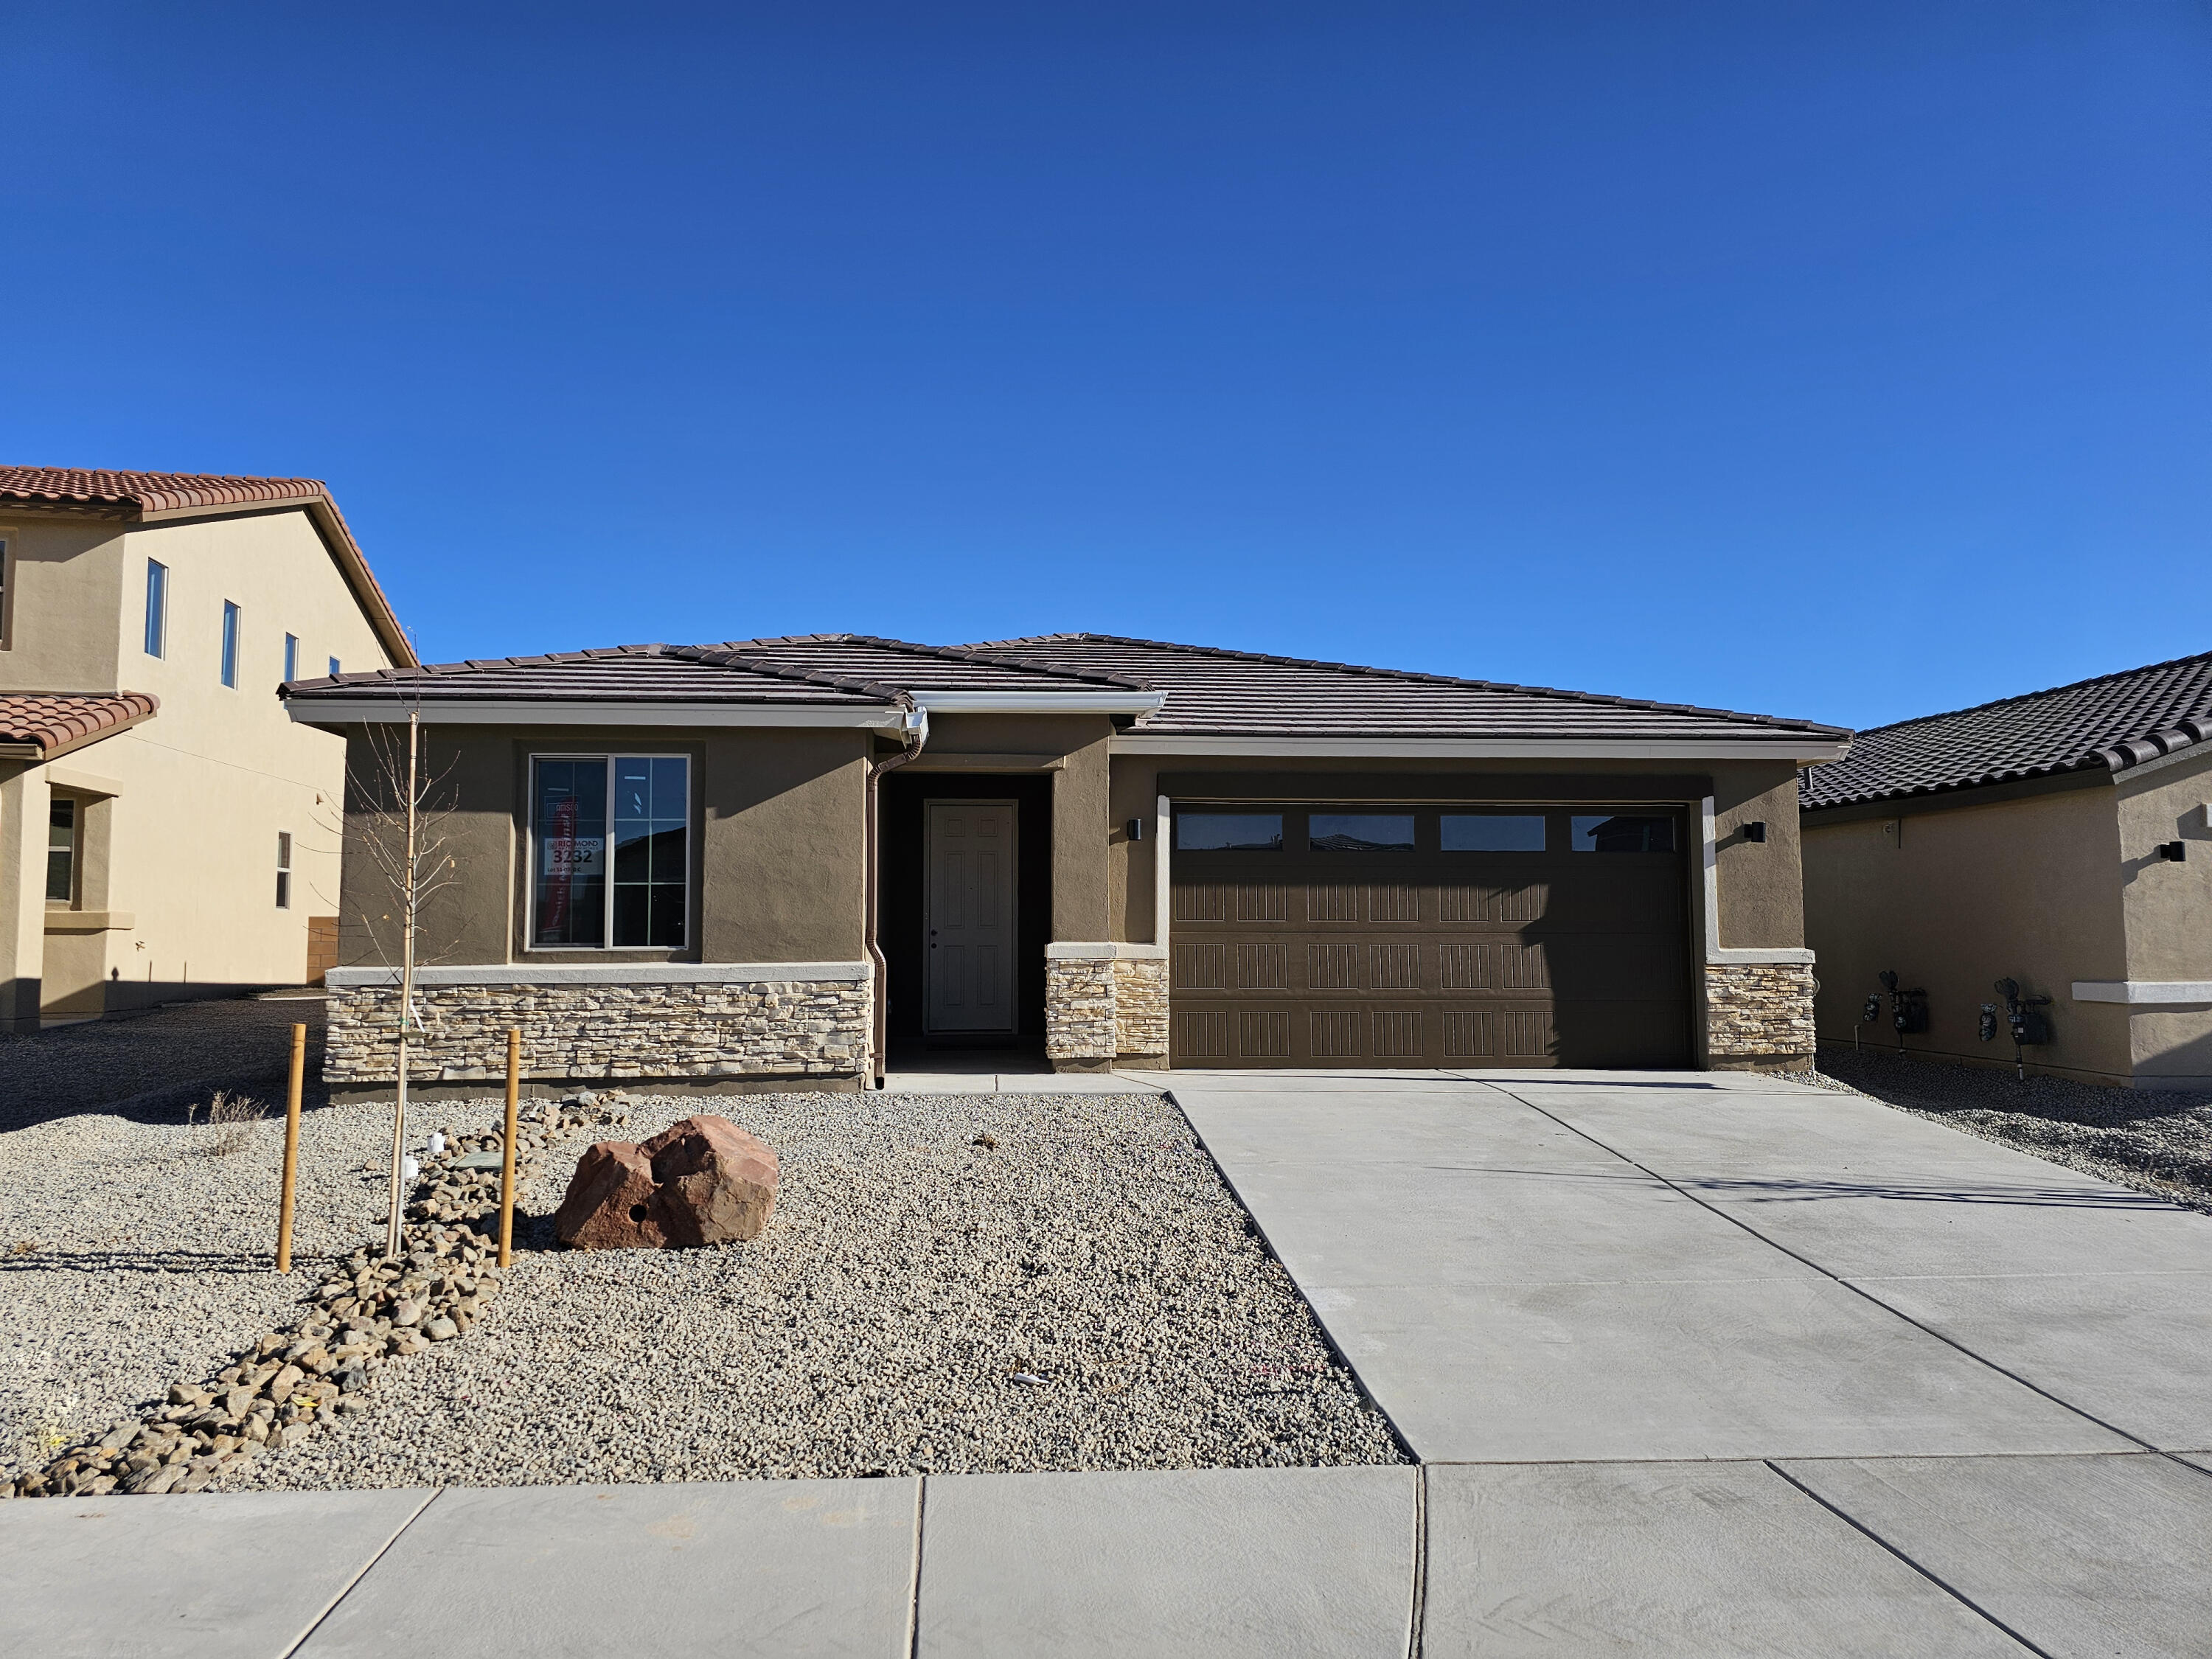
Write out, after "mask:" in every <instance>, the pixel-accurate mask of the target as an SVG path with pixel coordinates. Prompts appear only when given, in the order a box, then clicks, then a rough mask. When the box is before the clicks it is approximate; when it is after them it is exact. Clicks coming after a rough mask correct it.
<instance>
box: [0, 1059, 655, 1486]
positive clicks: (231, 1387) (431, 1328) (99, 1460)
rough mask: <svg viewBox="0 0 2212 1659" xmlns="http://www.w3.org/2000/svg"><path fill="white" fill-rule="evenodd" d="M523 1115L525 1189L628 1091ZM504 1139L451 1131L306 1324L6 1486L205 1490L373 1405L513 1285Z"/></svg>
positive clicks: (273, 1336) (625, 1111) (519, 1159)
mask: <svg viewBox="0 0 2212 1659" xmlns="http://www.w3.org/2000/svg"><path fill="white" fill-rule="evenodd" d="M628 1121H629V1097H628V1096H626V1095H624V1094H623V1092H622V1091H619V1090H616V1091H611V1092H610V1093H608V1094H605V1095H595V1094H592V1093H590V1092H585V1093H580V1094H578V1095H575V1096H572V1097H570V1098H568V1099H567V1100H564V1101H562V1102H561V1103H559V1105H557V1106H555V1105H552V1104H550V1103H548V1104H544V1105H539V1106H535V1107H532V1109H530V1112H529V1115H528V1117H527V1119H526V1122H527V1124H528V1127H527V1128H526V1130H524V1131H523V1132H522V1133H520V1134H519V1135H518V1137H517V1139H516V1143H515V1185H516V1188H517V1189H518V1190H519V1189H520V1188H521V1187H522V1186H523V1185H524V1184H525V1183H526V1181H527V1180H528V1179H529V1178H531V1177H532V1176H535V1175H536V1174H537V1172H538V1162H539V1158H540V1157H542V1155H543V1154H544V1153H545V1152H548V1151H550V1149H551V1148H552V1147H554V1146H556V1145H557V1144H559V1143H560V1142H562V1141H563V1140H566V1139H568V1138H569V1137H571V1136H573V1135H574V1134H575V1133H577V1132H579V1131H580V1130H584V1129H588V1128H597V1127H608V1126H611V1125H616V1124H621V1123H626V1122H628ZM500 1151H501V1134H500V1133H499V1132H498V1131H497V1130H493V1131H491V1132H490V1133H486V1134H480V1135H459V1136H451V1135H449V1136H447V1144H446V1147H445V1150H444V1152H442V1153H441V1155H440V1156H439V1158H437V1159H436V1160H435V1161H434V1162H433V1164H431V1166H430V1168H429V1169H428V1170H426V1171H425V1172H424V1175H423V1177H422V1179H421V1180H420V1181H419V1182H418V1183H417V1185H416V1189H415V1193H414V1196H413V1198H412V1200H411V1201H410V1203H409V1205H408V1206H407V1210H406V1220H405V1223H404V1225H403V1226H402V1228H401V1230H400V1238H401V1253H400V1256H399V1258H398V1260H397V1261H385V1260H384V1259H382V1257H381V1255H379V1254H378V1253H376V1252H374V1251H373V1250H371V1249H368V1248H366V1247H364V1248H363V1249H358V1250H356V1251H355V1252H354V1253H353V1254H352V1255H350V1256H349V1257H348V1258H346V1260H345V1261H343V1263H341V1264H339V1265H338V1268H337V1271H334V1272H333V1273H331V1275H330V1276H329V1278H328V1279H325V1282H324V1283H323V1284H322V1285H320V1286H319V1288H318V1289H317V1290H316V1291H315V1293H314V1295H313V1297H312V1298H311V1306H310V1310H309V1311H308V1312H307V1314H306V1315H305V1316H302V1317H301V1320H300V1321H299V1322H298V1323H297V1324H295V1325H294V1326H293V1327H291V1328H289V1329H287V1330H282V1331H271V1332H269V1333H267V1334H264V1335H263V1336H262V1337H260V1338H259V1339H258V1340H256V1341H255V1342H253V1343H252V1345H251V1346H248V1347H246V1349H244V1350H242V1351H241V1352H240V1353H239V1354H238V1355H237V1357H236V1358H234V1359H233V1360H232V1362H231V1363H230V1364H228V1365H226V1366H225V1367H223V1368H222V1370H220V1371H218V1372H216V1375H215V1376H212V1377H210V1378H209V1379H208V1380H207V1381H205V1382H204V1383H173V1384H171V1385H170V1388H169V1391H168V1396H167V1400H166V1401H164V1402H163V1403H162V1404H161V1405H160V1406H157V1407H155V1408H153V1410H151V1411H150V1412H149V1413H146V1414H144V1415H143V1416H142V1417H141V1418H139V1419H136V1420H134V1421H131V1422H127V1423H123V1424H119V1425H117V1426H116V1427H114V1428H112V1429H111V1430H109V1431H107V1432H106V1434H104V1435H102V1436H100V1438H98V1439H97V1440H90V1441H87V1442H85V1443H82V1444H80V1445H77V1446H74V1447H71V1448H70V1449H68V1450H66V1451H64V1452H63V1453H62V1454H61V1455H59V1456H58V1457H56V1458H55V1459H54V1460H53V1461H52V1462H50V1463H48V1464H47V1465H46V1467H45V1468H42V1469H38V1470H34V1471H33V1472H32V1473H30V1474H24V1475H21V1476H19V1477H18V1478H17V1479H16V1480H15V1481H14V1482H13V1483H11V1484H0V1498H58V1497H101V1496H104V1495H106V1494H107V1493H110V1492H133V1493H135V1492H147V1493H154V1492H198V1491H201V1490H202V1489H203V1488H204V1487H206V1486H208V1485H209V1484H210V1482H212V1481H214V1480H216V1479H217V1478H219V1477H220V1476H221V1475H222V1474H224V1473H225V1472H226V1471H227V1470H228V1469H230V1468H233V1467H234V1466H235V1465H237V1464H239V1463H240V1462H245V1461H246V1459H248V1458H251V1457H253V1456H256V1455H258V1454H259V1453H261V1452H263V1451H265V1450H267V1449H270V1448H272V1447H284V1446H293V1445H297V1444H298V1443H300V1442H301V1441H302V1440H305V1439H306V1438H307V1437H309V1436H310V1435H312V1434H313V1433H315V1432H316V1431H317V1430H318V1429H321V1428H326V1427H328V1426H329V1425H332V1424H335V1423H337V1422H338V1421H339V1420H340V1419H343V1418H346V1417H349V1416H352V1415H354V1414H356V1413H360V1412H362V1411H366V1410H367V1409H368V1401H367V1399H366V1397H365V1396H366V1395H368V1390H369V1389H371V1388H372V1387H373V1386H374V1376H375V1373H376V1371H377V1370H378V1369H379V1368H380V1366H382V1365H384V1364H387V1363H389V1362H390V1361H392V1360H394V1359H404V1358H409V1357H410V1356H411V1355H414V1354H418V1353H421V1352H423V1351H424V1350H425V1349H427V1348H428V1347H429V1346H431V1345H432V1344H433V1343H435V1342H450V1341H453V1340H455V1339H457V1338H459V1337H460V1336H463V1335H465V1334H467V1331H468V1329H469V1327H470V1326H471V1325H472V1324H474V1323H475V1322H476V1321H477V1318H478V1317H479V1316H481V1315H482V1313H483V1308H484V1304H486V1303H488V1302H489V1301H490V1300H491V1298H492V1297H495V1296H496V1295H497V1294H498V1293H499V1291H501V1288H502V1287H503V1285H504V1279H503V1276H502V1275H501V1272H500V1269H499V1268H498V1267H497V1266H496V1265H495V1263H496V1261H497V1256H498V1245H497V1242H496V1238H495V1235H496V1233H497V1231H498V1227H499V1181H500V1172H499V1170H498V1169H497V1168H496V1167H494V1168H491V1169H489V1170H483V1169H474V1168H469V1167H465V1166H466V1165H467V1164H468V1163H469V1162H470V1160H471V1158H472V1156H473V1155H480V1154H482V1153H484V1152H500Z"/></svg>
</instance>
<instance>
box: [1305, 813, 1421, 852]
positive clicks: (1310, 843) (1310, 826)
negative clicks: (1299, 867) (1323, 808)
mask: <svg viewBox="0 0 2212 1659" xmlns="http://www.w3.org/2000/svg"><path fill="white" fill-rule="evenodd" d="M1306 846H1307V847H1308V848H1310V850H1312V851H1314V852H1316V853H1410V852H1412V851H1413V814H1412V813H1411V812H1316V813H1313V814H1312V815H1310V817H1309V818H1308V819H1307V822H1306Z"/></svg>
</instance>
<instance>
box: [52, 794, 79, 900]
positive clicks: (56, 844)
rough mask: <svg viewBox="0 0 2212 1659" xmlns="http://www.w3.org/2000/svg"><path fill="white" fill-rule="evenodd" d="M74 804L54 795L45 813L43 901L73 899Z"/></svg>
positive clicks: (74, 855) (74, 898) (74, 880)
mask: <svg viewBox="0 0 2212 1659" xmlns="http://www.w3.org/2000/svg"><path fill="white" fill-rule="evenodd" d="M79 822H80V820H79V817H78V815H77V809H76V802H75V801H73V800H68V799H61V798H59V797H57V798H56V799H55V800H54V801H53V803H52V805H51V806H50V807H49V808H48V809H47V814H46V902H47V903H49V904H74V903H76V848H77V826H78V823H79Z"/></svg>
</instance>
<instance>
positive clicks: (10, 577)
mask: <svg viewBox="0 0 2212 1659" xmlns="http://www.w3.org/2000/svg"><path fill="white" fill-rule="evenodd" d="M14 582H15V572H14V571H12V570H10V569H9V568H8V544H7V543H6V542H5V541H0V651H5V650H6V649H7V648H8V647H9V646H10V645H12V644H14V643H15V641H13V640H12V639H10V638H9V632H8V623H9V616H8V595H9V592H10V591H11V589H12V587H13V585H14Z"/></svg>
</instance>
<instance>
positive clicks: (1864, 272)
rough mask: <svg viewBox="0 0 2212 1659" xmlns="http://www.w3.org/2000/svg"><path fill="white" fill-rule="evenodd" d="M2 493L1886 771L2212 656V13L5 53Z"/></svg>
mask: <svg viewBox="0 0 2212 1659" xmlns="http://www.w3.org/2000/svg"><path fill="white" fill-rule="evenodd" d="M0 40H4V46H0V52H4V57H5V61H6V64H7V70H8V73H7V76H6V85H7V87H8V109H7V113H6V116H5V118H4V121H0V132H4V137H0V146H4V149H3V150H0V153H4V155H5V156H6V161H7V167H6V171H7V176H8V195H9V213H8V216H7V220H6V224H7V234H6V236H5V239H4V240H5V248H6V252H5V257H4V258H0V301H3V302H4V307H5V315H6V328H7V337H8V341H9V346H8V349H7V350H6V352H5V354H4V355H0V390H4V396H0V459H5V460H7V461H9V462H14V463H23V464H33V465H81V466H115V467H130V468H149V469H168V470H178V471H221V472H246V473H271V474H306V475H310V476H313V477H322V478H325V479H327V480H328V481H329V482H330V483H331V487H332V489H334V490H335V491H336V492H337V498H338V501H339V502H340V504H341V505H342V506H343V508H344V510H345V512H346V514H347V516H348V518H349V520H351V522H352V524H353V525H354V526H355V529H356V532H357V533H358V534H359V535H360V537H361V539H362V543H363V544H364V545H365V546H366V547H367V549H368V553H369V556H370V558H371V560H372V562H374V565H375V567H376V568H377V570H378V572H379V573H380V575H381V577H382V578H383V580H384V582H385V585H386V587H387V588H388V589H389V591H390V592H391V593H392V598H393V599H394V601H395V602H396V603H397V605H398V609H399V611H400V613H401V615H402V617H404V619H405V620H406V621H407V622H408V623H410V625H411V627H412V628H413V629H414V630H415V631H416V635H417V636H418V638H419V640H420V642H421V646H422V651H423V653H424V654H425V656H426V657H429V658H432V659H450V658H455V657H460V656H480V655H491V654H501V653H520V652H531V651H538V650H554V649H568V648H573V647H579V646H585V645H593V644H615V643H622V642H627V641H641V640H655V639H659V640H671V641H682V640H690V639H701V638H707V639H719V638H725V637H730V636H736V635H750V634H769V633H782V632H793V631H805V630H814V629H825V630H826V629H853V630H862V631H869V632H882V633H889V634H897V635H905V636H908V637H911V638H919V639H926V640H934V641H958V640H965V639H977V638H986V637H990V636H993V635H1003V634H1011V633H1018V632H1031V631H1042V630H1053V629H1094V630H1099V631H1109V632H1116V633H1132V634H1142V635H1153V636H1160V637H1166V638H1173V639H1185V640H1192V641H1204V642H1213V643H1220V644H1227V645H1236V646H1242V647H1250V648H1255V649H1260V650H1266V651H1277V652H1285V653H1294V654H1298V655H1317V656H1327V657H1339V658H1345V659H1352V660H1356V661H1368V662H1376V663H1383V664H1389V665H1399V666H1407V667H1418V668H1425V669H1431V670H1438V671H1447V672H1453V673H1462V674H1469V675H1476V676H1480V677H1483V678H1493V679H1504V680H1517V681H1523V682H1533V683H1536V684H1554V685H1565V686H1571V687H1576V688H1580V689H1585V690H1604V691H1613V692H1621V693H1626V694H1630V695H1634V696H1654V697H1660V698H1665V699H1668V700H1680V701H1686V702H1706V703H1716V704H1720V705H1723V706H1728V707H1733V708H1750V709H1758V710H1763V711H1769V712H1774V713H1782V714H1805V715H1810V716H1814V717H1817V718H1822V719H1828V720H1837V721H1840V722H1844V723H1847V724H1851V725H1869V724H1873V723H1875V722H1878V721H1881V720H1889V719H1895V718H1899V717H1901V716H1904V715H1906V714H1915V713H1921V712H1925V711H1928V710H1931V709H1936V708H1949V707H1954V706H1956V705H1959V704H1961V703H1966V702H1976V701H1979V700H1981V699H1984V698H1986V697H1990V696H1999V695H2002V694H2004V693H2006V692H2009V691H2015V690H2028V689H2032V688H2033V687H2037V686H2041V685H2045V684H2054V683H2057V682H2059V681H2063V680H2066V679H2070V678H2079V677H2081V676H2083V675H2087V674H2091V673H2096V672H2099V671H2104V670H2107V669H2112V668H2119V667H2124V666H2129V665H2134V664H2136V663H2140V662H2147V661H2151V660H2154V659H2159V658H2162V657H2167V656H2174V655H2179V654H2182V653H2190V652H2194V651H2199V650H2203V649H2208V648H2212V606H2208V599H2212V557H2208V556H2207V555H2208V552H2212V349H2208V348H2212V10H2208V8H2207V7H2206V6H2205V5H2204V4H2203V3H2193V0H2170V3H2169V0H2144V3H2126V0H2087V3H2082V4H2080V5H2068V6H2057V5H2039V4H2036V3H2033V0H2002V3H1990V4H1985V5H1944V4H1942V3H1936V0H1907V3H1900V4H1887V3H1883V0H1847V3H1838V4H1811V3H1787V0H1759V3H1748V4H1741V5H1737V4H1727V3H1687V4H1680V5H1668V4H1653V3H1649V0H1632V3H1622V4H1618V5H1596V4H1577V3H1574V0H1541V3H1528V4H1497V5H1460V6H1412V7H1393V6H1389V5H1383V4H1375V5H1358V6H1346V5H1335V6H1301V5H1297V4H1293V3H1282V0H1274V3H1266V4H1255V5H1252V6H1249V7H1237V6H1225V5H1209V4H1206V3H1204V0H1188V3H1178V4H1161V5H1150V4H1143V3H1129V0H1116V3H1112V4H1097V5H1083V4H1075V3H1066V0H1055V3H1050V4H1031V5H1021V6H1016V5H1007V6H1004V7H975V6H963V5H960V4H958V3H951V0H948V3H946V4H945V5H940V6H935V7H922V6H915V5H911V4H906V5H898V6H885V7H883V8H880V9H875V8H859V7H846V6H840V5H837V4H836V3H834V0H821V3H801V4H787V5H777V6H767V5H759V6H746V5H732V6H718V7H698V8H666V7H656V6H653V5H650V4H625V5H618V6H609V5H601V6H594V7H592V8H589V9H578V10H564V9H561V8H558V7H548V6H544V5H530V6H523V5H514V6H511V7H504V8H500V9H489V8H481V7H473V6H469V5H466V4H448V5H444V6H440V7H436V8H430V9H419V10H417V9H410V8H408V7H404V6H399V5H382V6H350V7H335V6H301V5H297V4H293V5H286V6H282V7H278V6H270V7H267V8H257V7H248V6H240V5H223V4H221V3H215V4H210V5H205V6H197V7H175V6H165V7H158V8H157V7H149V8H146V9H131V8H125V7H118V6H113V5H108V4H103V3H100V0H76V3H71V4H69V5H66V6H64V5H59V4H52V5H33V6H22V5H17V4H8V5H5V6H0Z"/></svg>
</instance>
